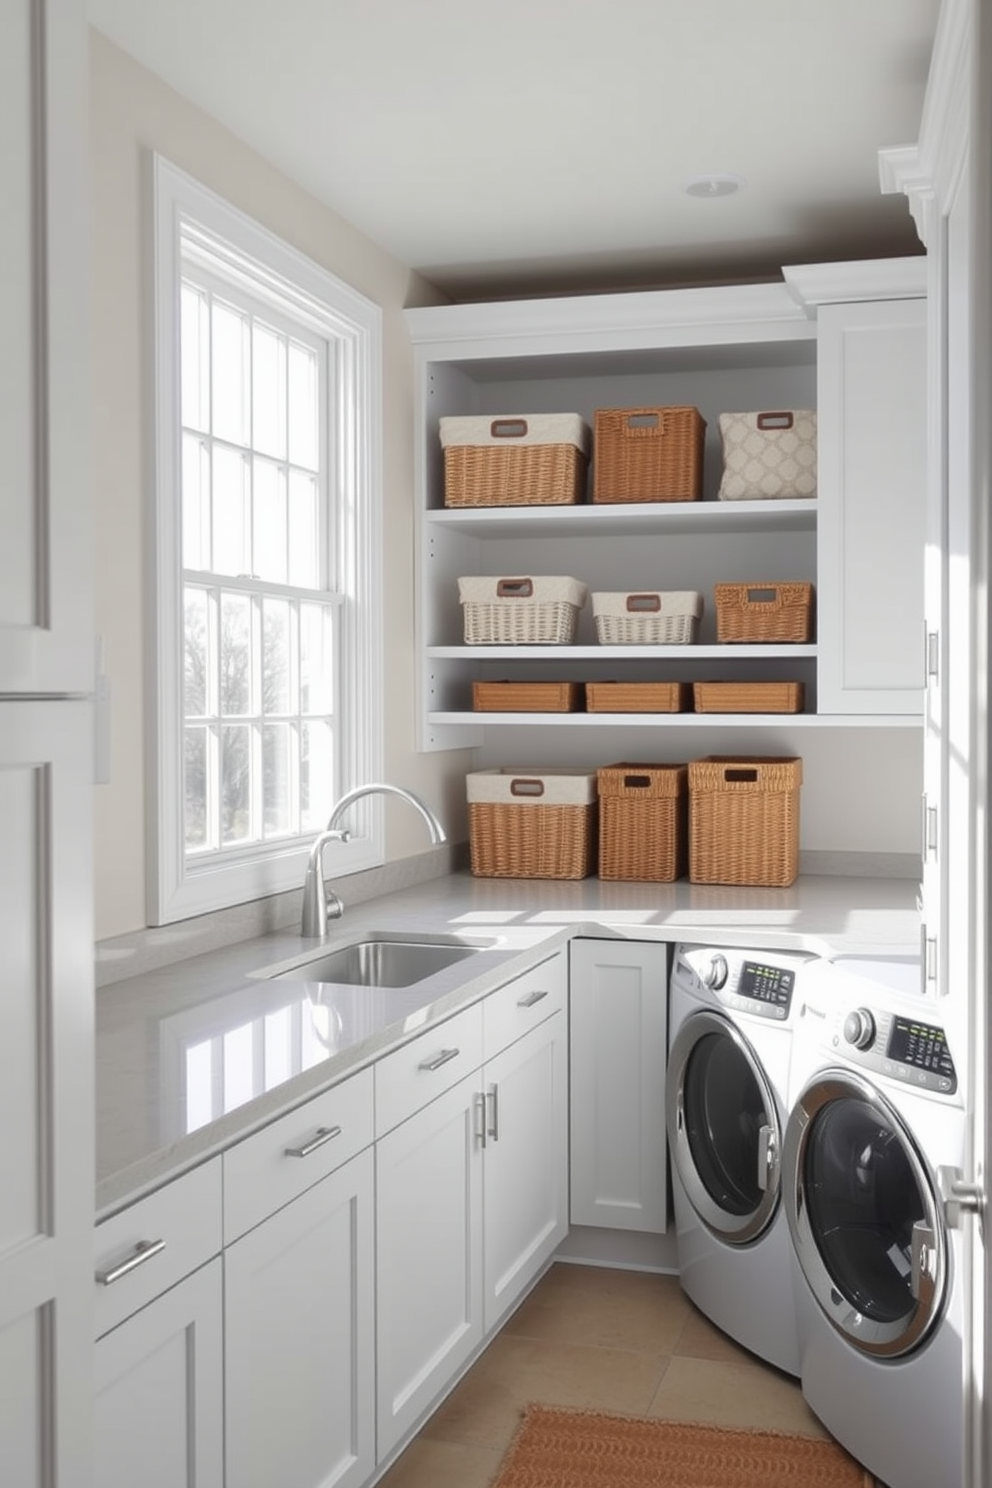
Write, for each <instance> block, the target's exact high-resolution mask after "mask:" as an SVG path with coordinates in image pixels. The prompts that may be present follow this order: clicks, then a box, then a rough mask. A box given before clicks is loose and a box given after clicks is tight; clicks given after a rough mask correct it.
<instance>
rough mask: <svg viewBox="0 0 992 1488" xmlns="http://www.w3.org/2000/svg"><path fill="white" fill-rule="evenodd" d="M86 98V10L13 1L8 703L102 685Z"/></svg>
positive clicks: (7, 226) (6, 405) (4, 318)
mask: <svg viewBox="0 0 992 1488" xmlns="http://www.w3.org/2000/svg"><path fill="white" fill-rule="evenodd" d="M85 91H86V25H85V8H84V7H83V5H82V4H81V3H80V0H5V4H4V10H3V45H2V46H0V201H2V202H3V211H2V212H0V346H2V347H3V359H2V362H0V694H19V693H57V694H58V693H75V692H88V691H90V690H91V687H92V672H93V645H92V640H91V632H90V629H89V626H88V624H87V623H86V617H87V616H88V614H89V608H90V606H89V600H90V591H89V580H88V567H89V565H88V552H89V540H90V539H89V513H88V504H89V496H88V467H89V461H88V456H87V447H86V424H87V420H86V386H87V369H86V366H85V356H86V341H85V314H86V312H85V307H86V303H87V299H88V295H89V285H88V282H87V276H86V237H87V233H86V214H85V193H86V180H87V174H88V161H87V158H86V104H85Z"/></svg>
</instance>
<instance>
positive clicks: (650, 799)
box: [597, 762, 689, 883]
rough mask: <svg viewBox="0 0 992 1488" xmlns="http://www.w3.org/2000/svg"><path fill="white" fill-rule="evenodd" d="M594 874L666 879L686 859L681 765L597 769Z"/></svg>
mask: <svg viewBox="0 0 992 1488" xmlns="http://www.w3.org/2000/svg"><path fill="white" fill-rule="evenodd" d="M597 779H598V785H599V876H600V878H605V879H625V880H633V881H635V882H648V883H671V882H673V881H674V880H675V879H676V878H681V877H682V875H683V874H684V873H685V871H686V867H687V863H688V836H687V827H688V805H689V797H688V771H687V768H686V766H685V765H640V764H627V763H622V762H621V763H620V764H618V765H608V766H606V767H605V768H604V769H602V770H599V771H598V772H597Z"/></svg>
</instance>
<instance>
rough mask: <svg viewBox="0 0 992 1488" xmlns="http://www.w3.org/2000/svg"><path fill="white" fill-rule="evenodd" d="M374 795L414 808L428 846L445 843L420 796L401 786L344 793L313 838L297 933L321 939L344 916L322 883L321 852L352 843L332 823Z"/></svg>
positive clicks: (338, 902)
mask: <svg viewBox="0 0 992 1488" xmlns="http://www.w3.org/2000/svg"><path fill="white" fill-rule="evenodd" d="M375 795H384V796H399V797H400V799H401V800H403V801H408V802H409V803H410V805H411V806H414V807H415V808H416V809H417V811H419V812H420V815H421V816H422V817H423V818H424V821H425V822H426V823H427V830H428V832H429V833H430V839H431V843H432V844H433V845H434V846H435V847H436V846H438V845H439V844H440V843H442V842H446V841H447V840H448V839H447V838H446V836H445V834H444V828H443V827H442V825H441V823H440V822H439V821H438V819H437V817H436V816H435V815H434V813H433V811H432V810H431V808H430V807H429V806H428V805H427V804H426V802H424V801H422V800H421V799H420V797H419V796H415V795H414V794H413V792H412V791H408V790H405V789H404V788H403V786H402V785H386V784H385V783H382V782H376V783H375V784H373V785H356V786H355V787H354V789H353V790H350V791H345V793H344V795H343V796H342V797H341V799H340V801H338V803H337V804H336V805H335V806H334V807H333V808H332V810H331V814H330V816H329V817H328V818H327V826H326V827H325V829H324V831H323V832H321V833H320V835H319V836H318V837H317V838H315V840H314V843H313V846H312V847H311V849H310V856H309V858H308V860H307V872H306V878H305V879H304V881H303V922H302V926H301V931H300V933H301V934H302V935H304V936H306V937H320V938H323V937H324V936H325V935H326V934H327V922H328V920H338V919H340V918H341V915H342V914H343V913H344V905H343V904H342V903H341V900H340V899H339V898H338V896H337V894H335V892H334V890H333V889H329V888H328V887H327V885H326V883H325V882H324V869H323V856H324V848H325V846H326V845H327V843H328V842H349V841H350V840H351V833H350V832H347V831H341V830H340V829H339V828H338V827H337V826H336V825H335V823H336V822H338V821H340V820H341V817H342V816H343V815H344V813H345V812H346V811H347V810H348V807H349V806H352V805H354V803H355V802H356V801H360V800H361V799H362V797H363V796H375Z"/></svg>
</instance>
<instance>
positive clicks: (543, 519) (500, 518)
mask: <svg viewBox="0 0 992 1488" xmlns="http://www.w3.org/2000/svg"><path fill="white" fill-rule="evenodd" d="M817 507H818V503H817V502H816V501H815V500H804V501H641V502H629V503H623V504H616V505H613V504H604V505H602V506H595V505H591V504H590V505H585V506H495V507H468V508H458V507H450V508H445V509H444V510H435V511H429V512H428V513H427V522H428V525H429V526H431V527H436V528H438V529H441V530H445V531H448V532H460V533H466V534H469V535H473V534H474V535H475V536H477V537H484V536H487V535H488V536H495V535H497V534H498V535H499V536H501V537H648V536H652V535H654V536H661V535H663V534H665V533H669V534H676V533H698V532H710V533H714V534H726V535H730V534H733V533H738V532H755V531H758V532H760V531H762V530H764V529H767V530H774V531H776V532H812V531H813V529H814V528H815V527H816V517H817Z"/></svg>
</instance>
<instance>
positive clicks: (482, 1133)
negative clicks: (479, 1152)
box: [475, 1090, 489, 1147]
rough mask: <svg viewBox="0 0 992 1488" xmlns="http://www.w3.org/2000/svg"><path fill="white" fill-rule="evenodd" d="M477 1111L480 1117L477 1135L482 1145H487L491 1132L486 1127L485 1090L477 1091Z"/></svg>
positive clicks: (476, 1129)
mask: <svg viewBox="0 0 992 1488" xmlns="http://www.w3.org/2000/svg"><path fill="white" fill-rule="evenodd" d="M475 1111H476V1115H477V1117H478V1118H479V1120H478V1123H477V1125H476V1128H475V1135H476V1137H477V1139H478V1141H479V1143H480V1145H481V1146H483V1147H485V1146H486V1145H487V1144H488V1141H489V1132H488V1130H487V1127H486V1092H485V1091H484V1090H479V1091H477V1092H476V1096H475Z"/></svg>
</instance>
